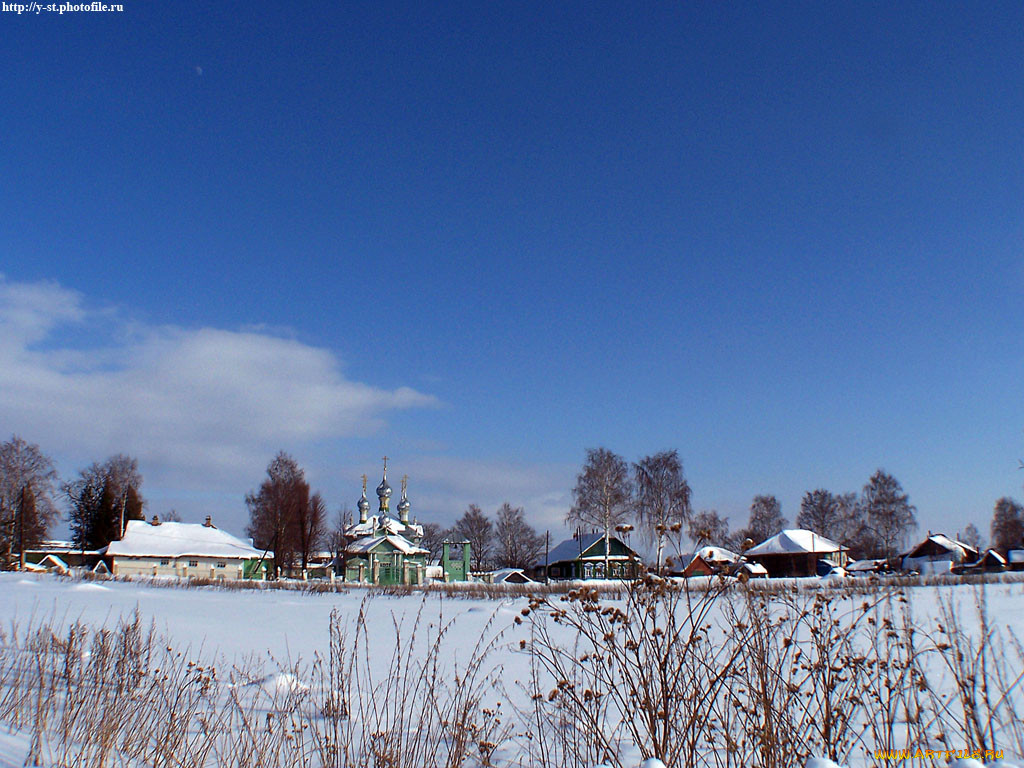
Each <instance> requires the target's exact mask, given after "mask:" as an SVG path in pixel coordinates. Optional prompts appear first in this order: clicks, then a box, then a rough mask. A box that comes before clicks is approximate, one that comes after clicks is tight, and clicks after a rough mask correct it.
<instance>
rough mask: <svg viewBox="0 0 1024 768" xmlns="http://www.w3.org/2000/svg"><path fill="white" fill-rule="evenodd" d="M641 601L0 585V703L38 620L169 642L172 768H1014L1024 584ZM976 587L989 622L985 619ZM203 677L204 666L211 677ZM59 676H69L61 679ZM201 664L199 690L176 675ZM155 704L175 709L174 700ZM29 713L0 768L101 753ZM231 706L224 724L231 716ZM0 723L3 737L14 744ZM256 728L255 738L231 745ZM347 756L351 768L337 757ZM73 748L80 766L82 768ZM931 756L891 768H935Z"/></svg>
mask: <svg viewBox="0 0 1024 768" xmlns="http://www.w3.org/2000/svg"><path fill="white" fill-rule="evenodd" d="M652 589H653V590H654V591H653V592H651V593H650V594H647V595H645V596H641V597H639V598H637V599H635V600H629V599H618V600H613V601H608V602H606V601H598V600H597V599H596V597H595V596H593V595H589V594H588V593H587V592H586V591H584V592H582V593H580V594H578V595H576V598H577V599H574V600H571V601H562V600H560V599H559V598H557V597H553V598H551V601H550V602H549V603H544V602H541V601H535V602H534V603H533V604H532V605H531V603H530V602H529V601H528V600H527V599H526V598H506V599H495V600H487V599H467V598H456V597H445V596H442V595H440V594H430V595H427V596H426V597H424V596H422V595H411V596H404V597H390V596H385V595H381V594H372V595H369V594H368V593H367V592H366V591H364V590H358V589H357V590H352V591H351V592H343V593H326V594H306V593H300V592H291V591H277V590H267V591H247V590H238V591H235V590H223V589H217V588H212V587H208V588H199V589H182V588H174V587H163V586H156V585H149V584H145V583H126V582H114V581H107V582H91V581H87V582H78V581H72V580H64V579H59V578H56V577H54V576H51V575H38V576H35V575H28V576H26V575H23V574H0V616H2V617H3V620H4V626H3V628H2V631H3V635H2V637H0V640H2V642H3V648H2V652H3V655H2V656H0V696H2V695H3V693H4V691H5V690H7V689H10V688H11V686H12V685H14V684H15V683H12V680H13V679H14V678H13V677H12V675H11V674H10V673H9V670H10V669H11V668H12V664H13V663H14V661H12V660H16V659H21V660H22V662H24V660H25V659H26V657H30V656H31V654H32V653H33V651H26V650H24V649H25V648H26V647H27V646H26V637H25V632H26V629H28V628H29V627H34V628H39V627H44V626H45V627H46V628H47V632H48V634H47V637H48V638H52V639H51V640H48V642H49V643H50V645H48V646H47V649H48V650H47V651H46V653H48V654H50V655H57V656H59V655H60V654H61V653H66V647H67V642H65V641H64V640H62V639H61V638H62V637H64V636H65V635H67V634H68V633H69V632H70V630H71V627H72V626H74V625H76V624H77V625H79V626H81V627H86V628H91V629H101V628H106V629H108V630H111V637H112V638H113V637H116V636H118V631H119V630H118V627H119V626H120V627H121V628H122V630H123V628H124V626H125V622H132V621H134V620H135V617H136V616H137V617H138V619H139V625H140V626H141V627H142V628H143V629H148V628H149V627H150V626H152V627H153V628H154V629H155V632H156V634H157V635H158V643H159V648H155V647H154V648H153V649H151V653H153V658H152V659H149V660H148V662H147V664H148V666H147V667H146V670H145V671H143V672H140V673H139V675H141V677H140V678H139V679H142V678H145V679H147V680H148V679H150V678H153V679H155V677H154V674H155V675H156V677H159V675H160V674H166V673H167V672H168V670H170V669H171V668H172V667H173V668H174V669H176V670H178V672H177V673H178V674H180V675H182V677H181V678H180V686H179V688H180V689H181V690H186V689H187V690H189V691H191V690H192V689H191V688H189V686H191V685H192V683H193V682H195V683H196V685H198V686H199V687H201V688H202V692H201V694H200V693H196V694H195V696H194V697H193V698H191V699H188V701H189V702H191V703H190V704H189V706H190V707H191V709H188V708H187V707H186V708H185V709H184V710H183V711H185V712H186V714H189V713H190V716H192V717H194V718H195V722H193V723H191V724H190V725H188V727H187V728H186V729H185V730H184V731H183V732H182V733H185V736H184V737H183V738H186V741H187V739H192V741H191V742H188V744H191V746H189V747H188V749H191V750H192V752H189V754H190V755H192V754H193V753H194V754H195V755H202V759H199V758H190V759H192V762H186V763H184V765H226V764H231V765H250V764H253V765H254V764H257V762H258V761H257V760H256V755H255V753H253V754H252V755H249V756H247V757H244V759H243V758H240V757H239V756H238V755H239V751H238V750H239V749H241V747H240V746H239V745H240V744H246V745H248V744H252V743H258V745H257V746H258V748H259V749H263V750H264V753H262V754H263V759H266V756H267V755H271V756H272V757H273V759H274V760H275V761H276V762H273V763H271V764H273V765H288V766H291V765H296V766H298V765H302V766H318V765H324V764H332V765H347V764H369V765H384V764H389V763H390V764H392V765H395V766H399V765H410V766H411V765H412V764H415V763H412V762H403V761H402V760H401V759H398V758H399V757H401V756H403V755H404V756H407V757H411V756H413V755H416V756H417V759H418V760H420V762H419V763H418V764H420V765H425V764H431V762H432V761H433V762H436V763H437V764H441V765H447V764H449V763H448V762H447V760H448V757H449V756H450V755H453V754H459V755H462V756H463V757H462V758H460V759H459V761H458V762H456V763H454V764H459V765H467V766H475V765H522V766H527V765H531V766H532V765H569V764H575V765H581V766H582V765H596V764H598V763H601V762H603V763H606V764H608V765H614V766H636V765H638V764H639V763H640V762H641V760H642V759H643V758H645V757H647V756H649V755H652V754H655V753H659V754H662V755H663V756H670V757H671V758H674V759H667V760H666V762H667V763H668V764H669V765H670V766H674V765H688V766H689V765H696V764H699V765H706V766H709V767H712V766H713V767H714V768H732V766H737V767H738V766H741V765H742V766H764V768H776V766H778V767H779V768H781V766H782V765H793V764H794V762H799V764H802V763H803V762H804V760H805V759H806V757H807V756H809V755H815V754H817V755H821V754H826V753H827V752H828V751H829V750H830V749H834V752H835V754H834V755H833V756H834V757H835V758H836V759H837V760H838V761H840V762H842V763H845V764H849V765H857V766H860V765H868V764H877V763H880V762H882V761H878V760H875V759H874V756H873V751H874V750H875V749H907V748H909V749H911V750H915V749H917V748H918V747H920V748H921V749H931V750H933V751H937V750H954V749H955V750H962V749H970V750H972V751H973V750H974V749H977V748H980V749H994V750H995V749H1002V750H1003V751H1004V759H1005V760H1006V761H1013V762H1019V761H1020V757H1021V752H1022V750H1024V743H1022V742H1024V726H1022V725H1021V724H1020V721H1021V720H1024V684H1022V683H1021V680H1020V676H1021V675H1022V674H1024V652H1022V651H1021V649H1020V647H1019V644H1017V643H1016V640H1015V638H1016V637H1021V636H1024V611H1022V610H1021V609H1022V608H1024V584H1021V583H1008V584H994V585H989V586H988V587H986V588H985V589H984V592H983V593H982V592H979V591H977V590H976V589H975V588H973V587H969V586H966V585H962V586H947V587H917V588H908V589H905V590H899V591H892V593H891V594H886V595H882V594H880V593H879V594H874V593H872V591H871V590H869V589H866V588H865V586H864V585H863V584H857V585H854V590H853V591H847V590H842V589H836V590H821V589H814V590H802V589H798V588H795V587H793V586H787V587H784V588H780V589H779V590H778V591H777V593H765V592H762V591H749V592H748V591H746V590H742V589H741V588H738V587H733V588H732V589H730V590H729V591H726V592H723V593H722V594H717V595H711V596H710V597H709V596H706V595H705V594H704V593H703V592H701V593H698V594H694V595H689V594H687V595H680V594H678V593H672V592H671V591H669V592H668V593H667V594H666V592H665V590H664V589H661V591H660V592H659V591H658V590H659V589H660V588H658V587H657V585H655V586H654V587H653V588H652ZM982 594H983V597H984V602H985V612H986V615H987V621H988V622H989V623H988V624H985V623H984V622H982V621H981V620H980V617H979V613H978V608H977V605H976V602H977V600H978V598H979V596H981V595H982ZM819 595H820V596H821V597H819ZM665 606H670V607H671V611H670V612H669V614H670V615H666V613H665V611H664V610H663V609H664V608H665ZM552 611H554V612H556V613H557V614H559V615H557V617H556V618H557V619H558V620H557V621H555V620H554V619H553V618H552V615H551V614H552ZM361 612H362V613H361ZM417 619H418V621H419V623H418V626H416V625H417ZM332 623H333V626H334V631H333V632H332V631H331V627H332ZM80 631H81V630H80ZM983 637H985V638H987V641H986V643H984V644H983V643H981V642H980V641H981V639H982V638H983ZM141 645H143V646H144V645H145V644H144V643H142V644H141ZM96 647H98V646H96ZM111 647H113V644H111ZM19 648H20V649H21V650H19ZM92 652H94V651H90V650H89V646H88V644H87V643H86V644H83V645H82V647H81V649H80V650H77V651H76V652H75V653H76V654H77V656H75V662H76V663H78V661H79V660H80V661H81V664H82V665H83V667H82V670H80V671H81V672H83V673H84V670H85V666H84V665H87V664H88V663H89V654H90V653H92ZM34 653H36V654H38V653H39V651H38V650H36V651H34ZM178 654H180V656H179V655H178ZM60 663H61V664H64V665H65V666H66V665H67V661H66V659H65V660H63V661H61V662H60ZM29 666H31V665H24V664H23V666H22V667H20V669H22V674H27V673H26V672H25V671H24V670H26V669H28V668H29ZM143 666H145V665H143ZM210 667H215V668H216V669H217V670H218V673H217V675H215V676H214V678H215V679H214V680H213V681H212V682H211V680H210V677H209V672H207V671H205V670H209V668H210ZM113 668H114V667H111V669H113ZM53 669H54V673H53V674H54V675H55V676H57V677H59V675H60V674H63V673H61V672H60V670H61V669H62V667H61V666H60V664H55V665H54V667H53ZM154 669H155V670H156V672H155V673H154ZM196 669H202V670H204V671H203V672H202V675H205V677H203V676H202V675H201V676H193V677H189V675H194V670H196ZM161 670H163V671H161ZM232 670H234V676H232ZM173 674H175V673H172V682H173ZM147 676H148V677H147ZM76 679H83V678H76ZM197 681H200V682H201V684H200V682H197ZM111 684H112V683H111ZM135 685H138V681H136V683H135ZM160 685H164V687H162V688H161V687H160ZM218 686H219V687H218ZM5 687H6V688H5ZM56 688H59V686H57V687H56ZM56 688H55V689H56ZM133 690H134V689H133ZM152 690H158V692H159V696H161V697H163V699H166V694H167V689H166V685H165V684H162V683H159V684H157V686H156V687H155V688H152ZM174 690H178V689H177V688H175V689H174ZM131 695H137V696H141V695H142V694H131ZM19 697H20V699H19V700H21V701H22V705H20V706H22V710H23V711H22V715H21V718H22V719H21V720H19V719H18V716H17V715H16V714H14V713H13V712H12V710H11V706H12V705H11V701H9V700H0V705H2V706H0V723H2V724H3V726H2V727H0V766H4V767H5V768H6V766H7V765H20V761H21V760H23V759H24V756H25V754H27V753H28V751H29V749H30V747H34V748H35V751H36V752H37V753H39V754H41V755H42V756H43V762H44V764H49V763H48V762H47V761H50V762H52V763H53V764H58V763H62V764H82V765H85V764H94V763H95V757H96V754H97V753H96V752H95V751H93V752H89V751H88V750H83V749H81V748H80V746H77V745H72V747H73V748H68V747H67V745H65V747H63V748H61V747H59V745H58V743H59V740H60V728H59V727H58V723H59V722H63V723H65V729H66V732H71V731H70V730H68V729H70V728H71V726H68V725H67V723H68V722H69V717H70V716H69V715H68V714H67V712H63V710H60V707H59V706H57V708H56V709H55V710H54V713H53V715H52V717H51V719H50V720H49V721H48V723H47V725H46V729H48V730H47V733H48V734H49V735H48V736H47V737H46V739H44V742H45V743H43V744H35V745H33V744H32V743H31V732H32V727H33V726H32V725H31V722H30V721H29V720H27V719H26V718H27V717H28V714H26V713H27V712H29V710H30V709H31V707H28V706H26V705H24V697H25V691H24V689H22V690H20V692H19ZM204 697H206V698H204ZM232 697H234V698H232ZM10 698H11V697H8V699H10ZM100 698H102V697H100ZM114 699H116V697H113V698H109V697H108V698H103V699H102V700H103V701H105V702H107V703H106V704H104V706H110V707H114V709H113V710H111V711H116V712H120V713H122V715H121V716H127V715H126V713H125V712H123V711H122V710H120V709H117V707H118V706H120V705H118V704H116V703H115V702H114ZM163 699H161V700H163ZM229 699H230V700H231V701H232V702H234V703H233V704H232V706H233V707H234V709H232V710H231V712H230V713H229V714H224V713H225V712H226V711H227V710H225V709H224V703H225V702H226V701H228V700H229ZM93 700H96V701H98V700H100V699H99V698H96V699H90V701H93ZM342 700H343V701H342ZM426 701H429V702H430V706H429V707H425V706H423V702H426ZM4 702H6V703H4ZM418 707H419V708H418ZM445 707H447V708H448V709H444V708H445ZM459 708H464V709H466V710H467V711H466V712H464V713H463V720H461V721H460V722H461V723H462V730H461V731H459V733H460V734H462V736H460V737H459V738H463V737H465V740H466V741H467V742H470V743H467V744H465V745H460V744H455V743H454V742H453V736H452V735H451V733H449V732H447V731H445V729H446V728H448V727H449V725H450V722H451V721H452V719H453V718H455V717H456V714H457V712H458V711H461V710H460V709H459ZM442 709H443V710H444V716H443V717H441V716H435V715H436V712H434V710H442ZM340 710H343V711H344V714H343V716H338V714H337V711H340ZM168 711H171V710H168ZM215 715H216V717H219V718H222V719H221V720H218V721H217V728H219V729H220V730H218V731H217V733H218V734H220V735H219V736H218V738H219V739H221V741H222V742H223V745H224V746H223V749H224V750H225V751H222V752H220V753H216V749H215V750H213V751H212V752H210V753H203V751H202V750H201V749H199V748H198V747H196V744H197V743H198V742H199V741H201V737H202V733H203V731H202V729H203V728H208V727H209V728H213V726H211V725H210V724H209V723H210V721H211V719H212V718H214V716H215ZM243 715H244V717H243ZM175 716H177V715H175ZM275 716H276V717H277V718H278V719H281V718H285V716H287V718H291V720H290V722H291V723H292V724H293V725H295V729H294V730H293V731H288V729H287V728H284V729H283V730H275V729H277V728H278V727H279V726H278V725H277V724H276V721H274V724H273V725H272V721H273V720H274V717H275ZM76 717H79V716H77V715H76ZM78 722H79V721H78V720H75V723H78ZM146 722H147V723H150V721H146ZM12 724H17V729H16V730H15V731H14V732H13V733H9V732H5V731H7V730H9V729H10V728H11V726H12ZM225 724H226V725H225ZM254 724H258V725H260V726H261V728H262V730H261V731H260V734H263V735H259V736H256V735H252V734H249V735H246V734H245V733H244V731H245V729H252V728H253V726H254ZM363 726H365V730H366V731H367V733H363V731H362V730H361V728H362V727H363ZM370 726H372V728H371V727H370ZM74 727H76V728H84V727H85V726H81V725H78V724H76V725H74ZM89 727H90V728H95V724H93V725H91V726H89ZM289 727H291V726H289ZM147 728H150V729H152V724H151V723H150V725H148V726H147ZM339 728H340V729H341V730H339ZM332 729H334V730H332ZM37 730H38V729H37ZM229 731H230V732H231V735H230V738H229V737H228V736H227V735H225V734H226V733H228V732H229ZM392 731H394V732H395V733H397V732H399V731H401V734H400V738H399V741H400V744H399V746H393V745H392V747H389V748H393V750H394V751H393V753H392V754H388V755H383V754H381V753H380V750H379V743H383V742H384V741H387V742H388V744H391V741H388V740H389V739H391V738H392V737H393V736H394V734H392V733H391V732H392ZM80 732H81V733H85V732H86V731H85V730H82V731H80ZM210 732H211V733H212V732H213V731H212V730H211V731H210ZM89 733H93V731H89ZM595 734H601V735H600V737H597V736H595ZM112 738H113V739H114V741H113V743H111V744H110V745H109V747H107V748H106V752H104V753H103V754H104V755H105V758H104V759H105V760H106V763H105V764H108V765H121V764H124V765H140V764H153V765H158V764H159V765H180V764H182V763H179V762H175V760H172V759H171V757H170V756H164V758H161V759H162V760H163V761H162V762H161V760H160V759H157V757H154V755H158V754H159V750H158V749H156V747H154V746H152V744H149V745H148V746H146V747H145V749H146V750H149V751H148V752H138V751H137V752H135V754H146V755H149V757H148V758H147V759H146V760H127V759H126V760H125V761H124V762H121V751H123V749H125V748H127V747H124V744H127V743H128V741H131V738H134V739H136V741H138V744H141V743H142V742H141V741H139V739H141V738H142V737H137V736H131V738H129V737H128V736H125V735H124V734H121V735H118V736H117V737H116V738H115V737H112ZM147 738H150V741H153V738H152V737H150V736H147ZM168 738H169V737H168ZM396 738H398V737H396ZM118 739H120V741H118ZM261 739H262V740H263V741H260V740H261ZM375 739H376V741H375ZM417 739H419V740H421V741H422V740H427V741H429V740H430V739H434V741H433V742H431V743H432V744H433V745H434V747H433V748H434V752H429V754H428V752H423V751H422V749H421V751H420V752H416V749H420V747H410V746H409V744H412V743H414V742H416V740H417ZM688 739H689V741H688ZM332 740H333V741H332ZM382 740H383V741H382ZM455 740H456V741H458V739H455ZM691 742H692V743H691ZM133 743H135V742H133ZM182 743H183V744H184V743H186V742H182ZM218 743H220V742H218ZM342 743H345V744H348V745H349V746H350V747H351V748H352V749H355V748H356V747H358V749H359V750H360V751H359V753H358V755H356V753H355V752H349V753H347V754H348V756H347V757H346V755H345V754H344V753H343V752H342V751H339V747H338V745H339V744H342ZM119 744H120V745H122V746H120V747H119V746H118V745H119ZM138 744H136V746H137V747H138ZM259 745H262V746H259ZM830 745H831V746H830ZM133 748H135V747H133ZM62 749H63V751H62ZM138 749H142V747H138ZM182 749H184V747H182ZM218 749H220V747H218ZM374 750H378V751H377V752H374ZM460 750H461V751H460ZM86 752H88V754H89V756H90V757H89V760H90V761H92V762H87V761H85V758H82V762H75V760H76V759H77V758H76V757H74V756H76V755H78V754H79V753H82V754H85V753H86ZM229 752H230V754H229ZM325 756H326V757H325ZM177 757H181V750H180V749H179V750H178V755H177ZM945 757H946V756H943V757H942V759H938V758H936V757H927V758H920V759H916V760H915V759H913V758H911V759H909V760H904V761H900V764H913V765H940V764H942V763H944V762H946V759H945ZM385 758H387V759H385ZM684 758H685V759H684ZM247 760H248V761H249V762H247ZM989 762H991V759H990V760H989ZM264 764H266V763H264Z"/></svg>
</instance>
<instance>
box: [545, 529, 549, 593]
mask: <svg viewBox="0 0 1024 768" xmlns="http://www.w3.org/2000/svg"><path fill="white" fill-rule="evenodd" d="M550 546H551V531H544V583H545V584H547V583H548V582H549V581H550V580H551V579H550V577H549V576H548V548H549V547H550Z"/></svg>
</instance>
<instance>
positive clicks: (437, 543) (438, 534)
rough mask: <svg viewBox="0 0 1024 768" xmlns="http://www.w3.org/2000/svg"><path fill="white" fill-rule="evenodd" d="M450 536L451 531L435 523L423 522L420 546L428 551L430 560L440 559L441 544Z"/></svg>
mask: <svg viewBox="0 0 1024 768" xmlns="http://www.w3.org/2000/svg"><path fill="white" fill-rule="evenodd" d="M451 537H452V532H451V531H450V530H448V529H445V528H442V527H441V526H440V525H438V524H437V523H424V524H423V539H422V540H421V541H420V546H421V547H423V548H424V549H425V550H427V551H429V552H430V559H431V561H436V560H440V559H441V551H442V545H443V544H444V542H445V541H448V540H449V539H450V538H451Z"/></svg>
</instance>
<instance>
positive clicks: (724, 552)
mask: <svg viewBox="0 0 1024 768" xmlns="http://www.w3.org/2000/svg"><path fill="white" fill-rule="evenodd" d="M694 557H699V558H700V559H701V560H703V561H704V562H705V563H736V562H739V559H740V556H739V555H737V554H736V553H735V552H730V551H729V550H728V549H724V548H723V547H701V548H700V549H698V550H697V552H696V554H695V555H694Z"/></svg>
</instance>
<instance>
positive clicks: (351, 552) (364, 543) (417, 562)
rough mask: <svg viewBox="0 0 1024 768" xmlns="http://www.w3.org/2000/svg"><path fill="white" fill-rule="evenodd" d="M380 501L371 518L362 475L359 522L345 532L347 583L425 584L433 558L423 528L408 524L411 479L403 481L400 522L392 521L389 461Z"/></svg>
mask: <svg viewBox="0 0 1024 768" xmlns="http://www.w3.org/2000/svg"><path fill="white" fill-rule="evenodd" d="M377 499H378V502H379V504H378V509H377V514H376V515H373V516H371V515H370V502H369V500H368V499H367V498H366V475H363V495H362V496H361V497H360V499H359V502H358V503H357V505H356V506H357V507H358V509H359V522H357V523H353V524H352V525H350V526H349V527H348V528H346V529H345V537H346V539H347V540H348V542H349V543H348V545H347V546H346V547H345V550H344V553H343V557H344V563H343V568H342V572H343V577H344V579H345V581H354V582H359V583H363V584H381V585H397V584H408V585H416V584H423V583H424V582H425V581H426V578H427V567H428V563H427V560H428V558H429V556H430V552H429V551H428V550H427V549H424V548H423V547H422V546H420V542H422V541H423V526H422V525H419V524H418V523H415V522H412V523H410V522H409V510H410V508H411V506H412V505H411V504H410V503H409V495H408V478H402V498H401V500H400V501H399V502H398V519H397V520H396V519H394V518H393V517H391V515H390V512H389V505H390V499H391V486H390V485H389V484H388V463H387V457H385V458H384V477H383V479H382V480H381V481H380V485H378V486H377ZM467 573H468V571H467Z"/></svg>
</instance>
